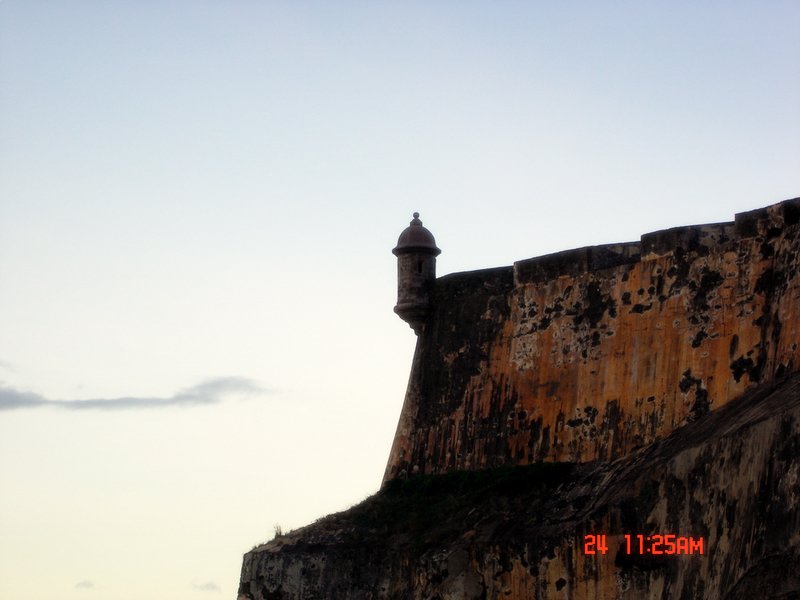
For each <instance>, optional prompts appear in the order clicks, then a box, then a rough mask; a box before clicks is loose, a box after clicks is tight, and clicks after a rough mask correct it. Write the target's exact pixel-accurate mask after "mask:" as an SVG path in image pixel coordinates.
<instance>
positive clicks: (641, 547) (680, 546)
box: [583, 533, 705, 556]
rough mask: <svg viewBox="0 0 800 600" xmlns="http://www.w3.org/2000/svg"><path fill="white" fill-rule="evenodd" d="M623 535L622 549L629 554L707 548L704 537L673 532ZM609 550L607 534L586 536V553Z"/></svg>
mask: <svg viewBox="0 0 800 600" xmlns="http://www.w3.org/2000/svg"><path fill="white" fill-rule="evenodd" d="M622 537H623V538H624V541H622V540H621V544H620V546H621V550H622V551H623V552H625V553H626V554H628V555H631V554H639V555H643V556H644V555H650V556H659V555H662V554H666V555H676V554H703V552H704V550H705V548H704V540H703V538H702V537H691V536H680V535H675V534H673V533H667V534H653V535H642V534H636V535H631V534H629V533H626V534H624V535H623V536H622ZM607 552H608V542H607V536H606V535H605V534H598V535H595V534H589V535H585V536H584V538H583V553H584V554H586V555H592V554H606V553H607Z"/></svg>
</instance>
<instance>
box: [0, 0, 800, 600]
mask: <svg viewBox="0 0 800 600" xmlns="http://www.w3.org/2000/svg"><path fill="white" fill-rule="evenodd" d="M798 23H800V4H798V3H797V2H763V1H759V2H755V1H752V2H704V3H696V2H659V3H656V2H575V3H562V2H491V3H490V2H406V3H399V2H373V3H367V2H338V3H334V2H324V3H323V2H318V3H299V2H255V1H252V2H224V3H223V2H210V1H208V2H178V1H173V2H150V1H145V2H137V3H130V2H126V3H123V2H95V1H88V0H87V1H77V0H76V1H63V2H21V1H17V0H3V1H2V2H0V409H2V408H6V410H0V489H1V490H3V493H0V597H2V598H6V597H8V598H15V599H29V600H40V599H41V600H43V599H48V600H49V599H50V598H53V597H58V598H61V599H64V600H71V599H73V598H86V597H90V598H92V597H94V598H109V599H113V600H126V599H128V598H131V599H133V598H136V599H140V598H143V597H149V598H166V597H169V598H173V599H175V600H183V599H190V598H198V597H204V596H205V597H226V598H233V597H235V591H236V585H237V580H238V574H239V573H238V572H239V567H240V560H241V554H242V553H243V552H245V551H247V550H248V549H249V548H250V547H251V546H253V545H254V544H256V543H259V542H261V541H264V540H265V539H267V538H269V537H271V535H272V527H273V525H274V524H275V523H280V524H281V525H282V526H283V528H284V529H288V528H292V527H297V526H300V525H303V524H306V523H308V522H310V521H312V520H313V519H315V518H317V517H319V516H322V515H324V514H326V513H329V512H333V511H336V510H341V509H344V508H346V507H347V506H349V505H350V504H353V503H355V502H357V501H359V500H360V499H362V498H363V497H365V496H366V495H368V494H370V493H372V492H374V491H375V490H376V489H377V488H378V485H379V483H380V479H381V476H382V473H383V468H384V466H385V462H386V458H387V456H388V451H389V446H390V444H391V439H392V436H393V434H394V429H395V426H396V423H397V417H398V415H399V411H400V407H401V404H402V400H403V394H404V391H405V384H406V380H407V376H408V370H409V367H410V362H411V356H412V353H413V347H414V336H413V333H412V332H411V330H410V329H408V327H407V326H406V325H405V324H404V323H402V322H401V321H400V320H399V319H398V318H397V317H396V316H395V315H394V314H393V313H392V310H391V309H392V306H393V305H394V301H395V262H394V261H395V258H394V257H393V256H392V254H391V253H390V250H391V248H392V247H393V246H394V244H395V242H396V240H397V235H398V234H399V233H400V231H401V230H402V229H403V228H404V227H405V226H406V225H407V224H408V221H409V220H410V218H411V213H412V212H413V211H415V210H418V211H419V212H420V213H421V216H422V220H423V221H424V223H425V225H426V226H428V227H429V228H430V229H431V230H432V231H433V233H434V235H435V236H436V239H437V242H438V244H439V246H440V247H441V248H442V250H443V253H442V255H441V256H440V257H439V261H438V270H439V273H440V274H446V273H450V272H456V271H461V270H470V269H477V268H483V267H491V266H498V265H504V264H511V263H512V262H513V261H515V260H520V259H523V258H528V257H531V256H537V255H540V254H545V253H548V252H553V251H557V250H563V249H566V248H572V247H577V246H584V245H590V244H599V243H608V242H618V241H630V240H635V239H638V237H639V236H640V235H641V234H642V233H645V232H648V231H653V230H657V229H664V228H668V227H673V226H677V225H687V224H693V223H703V222H713V221H724V220H731V219H732V218H733V216H734V213H736V212H740V211H744V210H749V209H753V208H757V207H760V206H764V205H767V204H771V203H774V202H778V201H780V200H783V199H786V198H791V197H796V196H799V195H800V184H799V183H798V173H800V110H798V108H797V99H798V98H800V37H798V36H797V24H798ZM215 382H217V383H215ZM219 382H228V384H231V382H233V384H232V385H227V384H224V383H222V384H220V383H219ZM235 382H239V383H240V384H241V385H236V384H235ZM242 382H246V384H244V383H242ZM187 394H188V396H187ZM192 394H195V396H192ZM187 397H188V398H189V400H192V399H197V398H200V400H201V401H186V400H185V399H186V398H187ZM25 398H28V399H31V398H34V399H37V398H38V399H40V400H41V402H38V406H37V407H19V406H16V407H15V408H13V410H12V409H11V408H10V404H11V403H12V402H16V403H20V402H22V403H23V404H24V400H25ZM181 398H183V399H184V401H181V400H180V399H181ZM97 399H106V400H108V401H111V402H114V401H116V402H117V404H116V405H115V406H116V407H117V410H99V409H96V408H93V405H92V404H91V403H90V404H88V405H87V404H85V403H84V404H83V406H84V407H85V408H86V409H85V410H61V409H60V405H58V406H52V405H50V402H52V401H62V402H63V401H91V400H97ZM135 399H147V400H150V402H149V404H148V403H146V402H139V403H138V404H137V403H136V402H135ZM176 399H178V400H176ZM123 400H124V401H125V402H123ZM132 400H133V401H132ZM4 401H5V402H6V404H3V402H4ZM34 404H37V403H34ZM31 582H35V585H32V583H31Z"/></svg>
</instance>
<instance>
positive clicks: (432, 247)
mask: <svg viewBox="0 0 800 600" xmlns="http://www.w3.org/2000/svg"><path fill="white" fill-rule="evenodd" d="M409 252H419V253H422V254H433V255H434V256H438V255H439V254H441V253H442V251H441V250H439V248H437V247H436V240H435V239H433V234H432V233H431V232H430V231H428V230H427V229H426V228H425V227H423V226H422V221H420V220H419V213H418V212H415V213H414V218H413V219H412V220H411V224H410V225H409V226H408V227H406V228H405V229H404V230H403V233H401V234H400V237H399V238H397V246H396V247H395V248H394V249H393V250H392V254H394V255H395V256H400V255H401V254H407V253H409Z"/></svg>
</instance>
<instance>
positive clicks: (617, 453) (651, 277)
mask: <svg viewBox="0 0 800 600" xmlns="http://www.w3.org/2000/svg"><path fill="white" fill-rule="evenodd" d="M431 240H432V238H431ZM799 263H800V198H797V199H794V200H787V201H785V202H781V203H779V204H775V205H772V206H769V207H766V208H762V209H758V210H754V211H750V212H746V213H741V214H737V215H736V219H735V221H733V222H729V223H718V224H712V225H699V226H691V227H679V228H674V229H668V230H664V231H658V232H654V233H649V234H645V235H643V236H642V238H641V240H640V242H632V243H626V244H616V245H606V246H594V247H587V248H580V249H577V250H569V251H566V252H559V253H556V254H551V255H547V256H542V257H538V258H532V259H529V260H523V261H519V262H516V263H514V265H513V266H510V267H501V268H497V269H487V270H482V271H472V272H466V273H455V274H451V275H447V276H445V277H441V278H439V279H436V280H435V281H432V282H431V284H432V285H431V287H430V290H429V292H428V297H429V307H428V311H427V315H426V317H425V321H424V324H423V325H422V326H421V327H417V328H416V329H417V330H418V335H419V337H418V342H417V348H416V351H415V355H414V361H413V365H412V371H411V376H410V379H409V384H408V390H407V393H406V398H405V402H404V405H403V409H402V412H401V415H400V420H399V423H398V428H397V433H396V435H395V439H394V443H393V446H392V450H391V453H390V457H389V461H388V465H387V468H386V472H385V475H384V481H387V480H390V479H393V478H396V477H405V476H408V475H413V474H417V473H443V472H447V471H451V470H458V469H481V468H491V467H497V466H501V465H507V464H519V465H524V464H529V463H533V462H537V461H573V462H587V461H592V460H596V459H605V460H609V459H615V458H618V457H621V456H624V455H626V454H629V453H630V452H632V451H633V450H635V449H637V448H639V447H642V446H645V445H647V444H650V443H651V442H653V441H655V440H656V439H660V438H664V437H666V436H668V435H669V434H670V433H671V432H672V431H674V430H675V429H676V428H678V427H680V426H681V425H684V424H686V423H688V422H691V421H693V420H695V419H697V418H698V417H700V416H702V415H704V414H706V413H708V412H709V411H713V410H716V409H717V408H720V407H721V406H723V405H725V404H726V403H727V402H729V401H730V400H732V399H734V398H736V397H737V396H739V395H741V394H742V393H743V392H744V391H745V390H747V389H748V388H750V387H752V386H754V385H755V384H756V383H759V382H763V381H768V380H770V379H773V378H775V377H779V376H781V375H782V374H784V373H789V372H792V371H794V370H797V369H798V367H800V362H799V361H798V344H800V264H799Z"/></svg>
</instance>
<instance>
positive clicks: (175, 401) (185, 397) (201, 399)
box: [0, 377, 266, 411]
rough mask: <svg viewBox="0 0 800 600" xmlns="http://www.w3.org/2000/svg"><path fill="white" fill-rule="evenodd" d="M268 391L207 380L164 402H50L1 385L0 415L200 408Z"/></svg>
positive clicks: (241, 381) (240, 380)
mask: <svg viewBox="0 0 800 600" xmlns="http://www.w3.org/2000/svg"><path fill="white" fill-rule="evenodd" d="M265 392H266V390H265V389H264V388H262V387H261V386H260V385H258V384H257V383H256V382H254V381H252V380H250V379H246V378H244V377H218V378H216V379H207V380H206V381H204V382H202V383H199V384H198V385H195V386H192V387H190V388H186V389H184V390H181V391H180V392H178V393H177V394H174V395H172V396H167V397H163V398H159V397H136V396H123V397H121V398H90V399H85V400H50V399H48V398H45V397H44V396H41V395H39V394H35V393H33V392H22V391H19V390H17V389H15V388H12V387H8V386H5V385H2V384H0V411H3V410H14V409H20V408H37V407H40V406H52V407H57V408H65V409H69V410H129V409H141V408H164V407H168V406H199V405H203V404H216V403H218V402H221V401H222V400H223V399H224V398H225V397H226V396H229V395H231V394H236V395H254V394H263V393H265Z"/></svg>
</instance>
